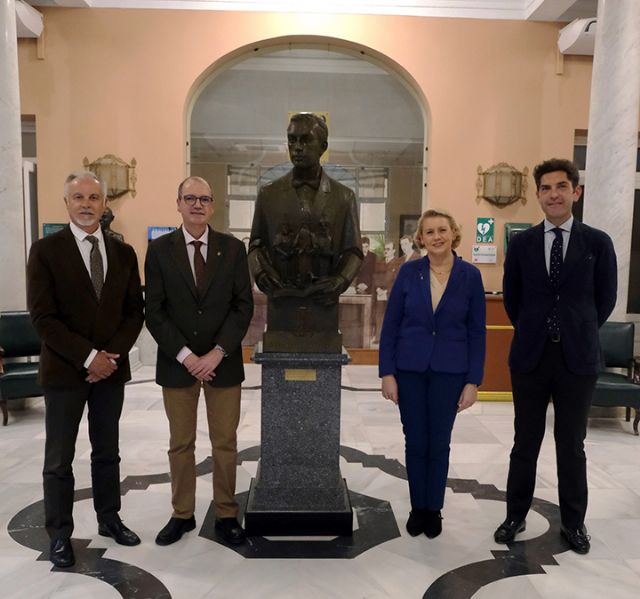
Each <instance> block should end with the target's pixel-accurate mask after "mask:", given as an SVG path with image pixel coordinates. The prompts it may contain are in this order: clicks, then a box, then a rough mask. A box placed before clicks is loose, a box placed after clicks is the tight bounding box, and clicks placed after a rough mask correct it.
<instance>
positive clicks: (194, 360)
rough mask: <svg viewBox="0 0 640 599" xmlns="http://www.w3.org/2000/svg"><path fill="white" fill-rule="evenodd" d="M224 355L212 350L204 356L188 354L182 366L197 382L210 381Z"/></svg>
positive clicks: (217, 350)
mask: <svg viewBox="0 0 640 599" xmlns="http://www.w3.org/2000/svg"><path fill="white" fill-rule="evenodd" d="M222 358H224V354H223V353H222V352H221V351H220V350H219V349H216V348H214V349H212V350H211V351H210V352H207V353H206V354H204V356H196V354H194V353H191V354H189V355H188V356H187V357H186V358H185V359H184V360H183V362H182V365H183V366H184V367H185V368H186V369H187V370H188V371H189V374H190V375H191V376H193V377H195V378H197V379H198V380H199V381H211V380H213V377H215V376H216V373H215V370H216V368H218V365H219V364H220V362H222Z"/></svg>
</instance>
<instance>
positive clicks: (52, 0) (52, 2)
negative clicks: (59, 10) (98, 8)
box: [26, 0, 92, 8]
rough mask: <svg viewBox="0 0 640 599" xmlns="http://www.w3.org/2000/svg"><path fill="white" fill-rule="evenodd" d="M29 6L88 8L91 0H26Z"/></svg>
mask: <svg viewBox="0 0 640 599" xmlns="http://www.w3.org/2000/svg"><path fill="white" fill-rule="evenodd" d="M26 1H27V3H28V4H31V6H64V7H66V8H90V7H91V4H92V3H91V0H26Z"/></svg>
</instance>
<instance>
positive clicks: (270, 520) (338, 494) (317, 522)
mask: <svg viewBox="0 0 640 599" xmlns="http://www.w3.org/2000/svg"><path fill="white" fill-rule="evenodd" d="M244 526H245V529H246V531H247V534H248V535H254V536H301V535H305V536H306V535H322V536H349V535H351V534H353V512H352V509H351V501H350V500H349V491H348V489H347V483H346V481H345V480H344V479H342V480H341V481H340V485H339V486H338V488H334V489H302V488H295V489H285V488H267V487H261V486H260V485H259V484H257V482H256V479H252V480H251V487H250V489H249V498H248V500H247V507H246V510H245V513H244Z"/></svg>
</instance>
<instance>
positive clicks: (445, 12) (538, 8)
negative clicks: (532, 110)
mask: <svg viewBox="0 0 640 599" xmlns="http://www.w3.org/2000/svg"><path fill="white" fill-rule="evenodd" d="M27 2H28V4H31V5H32V6H64V7H84V8H145V9H154V8H155V9H157V8H162V9H180V10H227V11H250V12H292V13H300V12H308V13H351V14H385V15H412V16H422V17H457V18H475V19H514V20H531V21H562V22H565V21H566V22H569V21H572V20H573V19H576V18H583V17H584V18H587V17H595V16H596V9H597V4H598V2H597V0H400V1H399V2H392V1H388V0H387V1H384V0H296V1H293V2H292V1H289V0H253V1H249V0H27Z"/></svg>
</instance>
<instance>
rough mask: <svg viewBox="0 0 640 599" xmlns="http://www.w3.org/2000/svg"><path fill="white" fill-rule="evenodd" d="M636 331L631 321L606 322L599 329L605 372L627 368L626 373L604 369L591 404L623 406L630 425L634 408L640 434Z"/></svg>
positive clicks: (636, 432)
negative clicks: (635, 353)
mask: <svg viewBox="0 0 640 599" xmlns="http://www.w3.org/2000/svg"><path fill="white" fill-rule="evenodd" d="M634 332H635V327H634V324H633V323H632V322H605V323H604V325H603V326H602V328H601V329H600V345H601V347H602V353H603V358H604V367H605V369H609V368H618V369H624V370H625V373H624V374H620V373H617V372H610V371H608V370H602V371H601V372H600V374H599V375H598V381H597V382H596V388H595V391H594V393H593V402H592V405H594V406H607V407H619V406H624V407H625V408H626V409H627V413H626V420H627V422H629V420H630V417H631V408H633V409H634V410H635V418H634V420H633V432H634V434H636V435H637V434H638V422H640V384H634V383H633V381H632V373H633V366H634V358H633V337H634Z"/></svg>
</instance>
